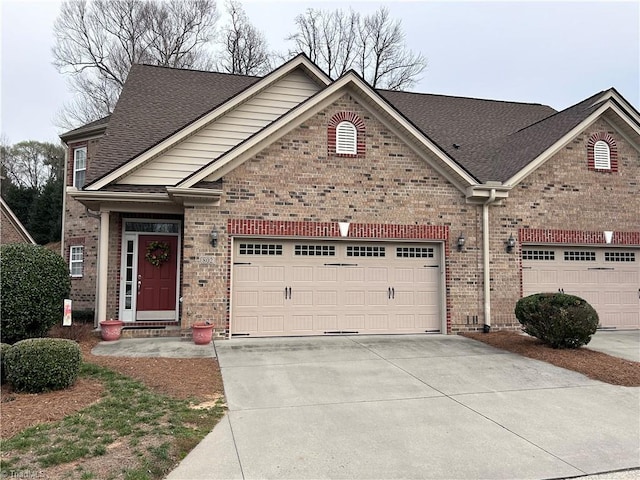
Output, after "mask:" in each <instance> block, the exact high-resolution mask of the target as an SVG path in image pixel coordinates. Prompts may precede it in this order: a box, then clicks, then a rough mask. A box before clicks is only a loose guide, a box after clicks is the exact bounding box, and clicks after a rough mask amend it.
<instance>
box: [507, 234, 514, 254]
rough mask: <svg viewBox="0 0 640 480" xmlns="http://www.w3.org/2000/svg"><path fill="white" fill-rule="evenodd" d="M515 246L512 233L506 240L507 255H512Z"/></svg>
mask: <svg viewBox="0 0 640 480" xmlns="http://www.w3.org/2000/svg"><path fill="white" fill-rule="evenodd" d="M515 246H516V239H515V238H513V233H512V234H511V235H509V238H508V239H507V253H512V252H513V249H514V248H515Z"/></svg>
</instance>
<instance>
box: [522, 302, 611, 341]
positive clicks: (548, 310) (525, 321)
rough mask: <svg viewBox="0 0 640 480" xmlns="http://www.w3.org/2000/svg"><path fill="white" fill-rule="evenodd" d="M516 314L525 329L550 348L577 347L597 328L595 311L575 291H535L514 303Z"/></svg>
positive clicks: (589, 337)
mask: <svg viewBox="0 0 640 480" xmlns="http://www.w3.org/2000/svg"><path fill="white" fill-rule="evenodd" d="M515 314H516V318H517V319H518V321H519V322H520V323H521V324H522V326H523V330H524V332H525V333H528V334H529V335H532V336H534V337H536V338H539V339H540V340H542V341H543V342H544V343H546V344H548V345H550V346H551V347H553V348H578V347H581V346H582V345H586V344H587V343H589V342H590V341H591V335H593V334H594V333H595V332H596V329H597V328H598V321H599V320H598V313H597V312H596V311H595V309H594V308H593V307H592V306H591V305H589V303H588V302H587V301H586V300H584V299H582V298H580V297H576V296H575V295H568V294H564V293H536V294H534V295H529V296H528V297H524V298H521V299H520V300H519V301H518V303H517V304H516V309H515Z"/></svg>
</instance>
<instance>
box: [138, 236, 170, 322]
mask: <svg viewBox="0 0 640 480" xmlns="http://www.w3.org/2000/svg"><path fill="white" fill-rule="evenodd" d="M178 254H179V252H178V237H176V236H169V235H140V236H139V237H138V299H137V303H136V305H137V307H136V310H137V312H136V320H174V319H175V318H176V288H177V274H178V256H179V255H178ZM149 257H151V258H149ZM154 263H155V264H154Z"/></svg>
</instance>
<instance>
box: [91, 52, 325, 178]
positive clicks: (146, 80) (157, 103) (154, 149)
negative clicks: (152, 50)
mask: <svg viewBox="0 0 640 480" xmlns="http://www.w3.org/2000/svg"><path fill="white" fill-rule="evenodd" d="M299 67H301V68H304V69H305V70H306V71H307V72H308V73H309V74H310V75H311V76H313V77H314V78H315V79H316V80H317V81H318V82H319V83H321V84H325V85H326V84H328V83H329V82H330V79H329V78H328V77H327V76H326V75H325V74H324V73H323V72H322V71H321V70H320V69H318V68H317V67H316V66H315V65H314V64H313V63H311V61H309V59H308V58H307V57H306V56H304V55H298V56H297V57H295V58H293V59H292V60H290V61H289V62H287V63H285V64H284V65H282V66H280V67H279V68H277V69H276V70H274V71H273V72H271V73H270V74H269V75H267V76H266V77H263V78H261V77H248V76H241V75H231V74H224V73H216V72H203V71H195V70H179V69H171V68H164V67H151V66H149V65H134V66H133V67H132V69H131V71H130V72H129V77H127V81H126V82H125V86H124V88H123V90H122V93H121V95H120V98H119V99H118V103H117V104H116V108H115V109H114V112H113V114H112V115H111V120H110V122H109V127H108V128H107V131H106V133H105V136H104V138H103V139H102V140H101V142H100V146H99V149H98V153H97V155H96V158H95V159H94V160H93V161H92V164H93V165H94V166H95V168H91V166H90V167H89V171H88V173H87V175H88V179H87V180H88V182H89V184H88V185H87V186H86V187H85V189H87V190H98V189H100V188H102V187H104V186H106V185H108V184H109V183H111V182H113V181H114V180H117V179H119V178H121V177H122V176H123V175H125V174H126V173H128V171H130V170H131V169H133V168H136V167H138V166H139V165H140V164H142V163H144V162H145V161H147V160H149V159H150V158H152V157H154V156H155V155H157V154H159V153H161V152H162V151H164V150H166V149H167V148H169V147H171V146H173V145H175V144H176V143H177V142H179V141H180V140H182V139H184V138H186V137H187V136H188V135H190V134H192V133H193V132H194V131H196V130H197V129H199V128H201V127H202V126H204V125H206V124H207V123H209V122H210V121H211V120H212V119H213V118H216V117H217V116H218V115H220V114H222V113H224V112H225V111H228V110H230V109H231V108H233V107H235V106H236V105H238V104H239V103H241V102H242V101H244V100H246V99H247V98H249V97H250V96H252V95H255V94H256V93H257V92H259V91H261V90H262V89H264V88H266V87H267V86H269V85H270V84H271V83H273V82H274V81H276V80H278V79H279V78H281V77H282V76H284V75H286V74H287V73H288V72H290V71H292V70H294V69H296V68H299Z"/></svg>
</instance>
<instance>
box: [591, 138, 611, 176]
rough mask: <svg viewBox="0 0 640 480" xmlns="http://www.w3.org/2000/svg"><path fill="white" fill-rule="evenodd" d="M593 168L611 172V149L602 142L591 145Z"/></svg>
mask: <svg viewBox="0 0 640 480" xmlns="http://www.w3.org/2000/svg"><path fill="white" fill-rule="evenodd" d="M593 167H594V168H595V169H596V170H611V147H610V146H609V144H608V143H607V142H605V141H604V140H598V141H597V142H596V143H595V144H594V145H593Z"/></svg>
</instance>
